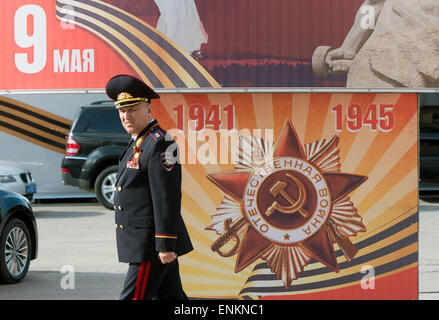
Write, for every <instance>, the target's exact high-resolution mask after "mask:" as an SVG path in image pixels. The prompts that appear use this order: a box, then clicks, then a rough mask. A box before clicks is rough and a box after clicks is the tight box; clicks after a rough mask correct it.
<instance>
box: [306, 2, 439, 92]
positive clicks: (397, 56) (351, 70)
mask: <svg viewBox="0 0 439 320" xmlns="http://www.w3.org/2000/svg"><path fill="white" fill-rule="evenodd" d="M438 57H439V2H438V1H437V0H365V1H364V3H363V4H362V6H361V7H360V9H359V10H358V12H357V15H356V17H355V21H354V24H353V26H352V28H351V29H350V31H349V33H348V34H347V36H346V38H345V40H344V42H343V44H342V45H341V47H339V48H334V47H330V46H320V47H318V48H317V49H316V50H315V52H314V55H313V58H312V67H313V71H314V74H315V75H316V76H317V77H319V78H327V77H328V76H330V75H341V74H347V83H346V86H347V87H369V88H376V87H409V88H422V87H430V88H431V87H433V88H437V87H439V58H438Z"/></svg>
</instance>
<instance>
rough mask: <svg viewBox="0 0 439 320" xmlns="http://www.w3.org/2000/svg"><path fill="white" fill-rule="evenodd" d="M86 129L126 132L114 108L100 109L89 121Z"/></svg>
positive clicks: (98, 131)
mask: <svg viewBox="0 0 439 320" xmlns="http://www.w3.org/2000/svg"><path fill="white" fill-rule="evenodd" d="M86 131H87V132H93V133H121V134H125V133H126V132H125V129H124V128H123V127H122V124H121V123H120V119H119V114H118V112H117V111H116V110H102V111H101V112H99V113H98V114H97V116H96V117H95V118H94V120H92V121H91V122H90V124H89V125H88V127H87V129H86Z"/></svg>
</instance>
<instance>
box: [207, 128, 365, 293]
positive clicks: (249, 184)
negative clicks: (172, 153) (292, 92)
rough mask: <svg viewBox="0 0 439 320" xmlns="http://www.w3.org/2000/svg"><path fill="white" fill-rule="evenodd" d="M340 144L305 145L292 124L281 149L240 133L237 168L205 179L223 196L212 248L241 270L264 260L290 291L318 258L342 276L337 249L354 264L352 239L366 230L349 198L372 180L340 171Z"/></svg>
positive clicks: (213, 225)
mask: <svg viewBox="0 0 439 320" xmlns="http://www.w3.org/2000/svg"><path fill="white" fill-rule="evenodd" d="M338 140H339V138H338V137H337V136H334V137H332V138H331V139H329V140H326V139H323V140H321V141H316V142H313V143H308V144H305V145H302V144H301V143H300V141H299V139H298V137H297V135H296V132H295V130H294V128H293V126H292V125H291V123H290V122H289V121H287V122H286V123H285V125H284V127H283V129H282V132H281V134H280V136H279V138H278V141H277V143H276V145H275V146H273V144H272V143H270V142H267V141H263V140H262V139H260V138H257V137H248V136H242V135H241V136H240V144H239V146H240V148H239V160H238V163H237V165H236V167H235V169H236V170H235V171H233V172H225V173H214V174H208V175H207V178H208V179H209V180H210V181H212V182H213V183H214V184H215V185H216V186H217V187H218V188H219V189H221V191H223V192H224V194H225V196H224V200H223V201H222V203H221V205H220V206H219V207H218V208H217V210H216V213H215V214H214V215H212V220H211V222H210V224H209V225H208V226H207V227H206V229H207V230H214V231H216V232H217V233H218V235H219V237H218V239H217V240H216V241H214V242H213V243H212V245H211V249H212V250H213V251H215V252H217V253H218V254H219V255H221V256H223V257H230V256H232V255H235V254H237V258H236V264H235V272H240V271H241V270H243V269H244V268H246V267H247V266H249V265H250V264H252V263H253V262H255V261H256V260H258V259H263V260H265V261H266V262H267V265H268V266H269V267H270V269H271V271H272V272H273V273H274V274H275V275H276V277H277V278H278V279H280V280H282V281H283V283H284V286H285V287H286V288H289V287H290V286H291V283H292V281H293V280H294V279H297V278H298V277H299V275H300V273H301V272H302V271H303V269H304V267H305V266H306V265H307V264H308V263H309V262H310V260H311V259H312V258H314V259H316V260H317V261H319V262H321V263H323V264H324V265H326V266H327V267H329V268H330V269H332V270H333V271H335V272H338V271H339V268H338V263H337V259H336V257H335V253H334V244H335V243H337V244H338V246H339V247H340V249H341V250H342V252H343V254H344V256H345V257H346V259H347V260H348V261H350V260H352V259H353V258H354V256H355V255H356V253H357V252H358V249H357V248H356V247H355V246H354V244H353V243H352V242H351V240H350V239H349V237H353V236H356V235H357V234H358V232H365V231H366V227H365V226H364V224H363V223H362V218H361V217H360V216H359V215H358V214H357V209H356V208H355V207H354V204H353V203H352V202H351V201H350V198H349V197H348V194H349V193H350V192H352V191H353V190H355V189H356V188H357V187H358V186H359V185H361V184H362V183H363V182H364V181H365V180H366V179H367V177H365V176H362V175H356V174H350V173H342V172H340V157H339V149H338Z"/></svg>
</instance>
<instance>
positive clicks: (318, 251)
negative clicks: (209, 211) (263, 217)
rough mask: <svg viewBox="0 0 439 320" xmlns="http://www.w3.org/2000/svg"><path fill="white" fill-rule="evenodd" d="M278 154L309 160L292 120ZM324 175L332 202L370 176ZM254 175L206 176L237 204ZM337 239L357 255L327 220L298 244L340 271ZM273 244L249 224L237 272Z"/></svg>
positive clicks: (351, 252) (283, 131) (287, 126)
mask: <svg viewBox="0 0 439 320" xmlns="http://www.w3.org/2000/svg"><path fill="white" fill-rule="evenodd" d="M278 157H294V158H297V159H300V160H303V161H310V160H307V159H306V154H305V151H304V149H303V147H302V144H301V142H300V141H299V138H298V137H297V134H296V132H295V129H294V127H293V126H292V125H291V123H290V121H286V123H285V125H284V127H283V129H282V132H281V134H280V136H279V139H278V141H277V143H276V145H275V149H274V152H273V158H278ZM321 174H322V175H323V177H324V179H325V180H326V183H327V186H328V188H329V190H330V194H331V199H332V203H334V202H335V201H337V199H340V198H342V197H344V196H346V195H347V194H349V193H350V192H352V191H353V190H354V189H356V188H357V187H358V186H359V185H361V184H362V183H363V182H364V181H365V180H366V179H367V177H365V176H361V175H356V174H348V173H339V172H336V173H321ZM251 176H252V172H246V171H245V172H243V171H234V172H225V173H216V174H209V175H207V178H208V179H209V180H210V181H212V182H213V183H214V184H215V185H216V186H217V187H218V188H219V189H221V190H222V191H223V192H224V193H226V194H227V195H229V196H231V197H232V198H234V199H235V200H236V201H237V202H238V203H242V199H243V192H244V190H245V188H246V185H247V182H248V180H249V178H250V177H251ZM284 237H285V238H284V239H285V240H289V235H288V234H286V235H285V236H284ZM346 240H347V241H348V242H349V243H348V244H346ZM335 241H337V242H338V243H339V241H342V242H343V241H344V242H343V243H344V245H346V248H347V250H346V251H349V252H350V253H349V254H347V255H346V253H345V255H346V256H347V257H348V259H350V258H352V257H353V255H355V253H356V251H357V249H356V248H355V247H353V245H352V243H350V241H349V239H348V238H345V239H341V240H340V236H338V237H336V236H335V235H334V231H333V228H332V227H331V226H329V223H328V222H327V223H326V225H325V226H323V227H321V228H320V229H319V231H318V232H316V233H315V234H314V235H312V236H310V237H309V238H307V239H305V240H303V241H302V242H300V243H299V244H298V245H299V246H300V247H301V248H302V249H304V250H305V251H306V252H308V253H309V254H310V255H311V256H312V257H314V258H315V259H317V260H318V261H320V262H321V263H323V264H325V265H326V266H328V267H329V268H331V269H332V270H334V271H335V272H338V270H339V269H338V264H337V260H336V257H335V254H334V248H333V242H335ZM271 244H272V242H271V241H270V240H268V239H266V238H264V237H263V236H262V235H261V234H260V232H259V231H258V230H256V229H255V228H254V227H253V226H252V225H251V224H250V223H247V224H246V226H245V230H244V236H243V239H242V241H241V244H240V247H239V251H238V257H237V259H236V265H235V272H240V271H241V270H243V269H244V268H246V267H247V266H249V265H250V264H252V263H253V262H254V261H256V260H257V259H259V258H261V257H262V255H263V254H264V252H266V251H267V249H269V247H270V245H271ZM339 244H340V243H339ZM340 247H342V250H343V252H345V250H344V248H343V247H345V246H342V245H340ZM288 286H289V284H288Z"/></svg>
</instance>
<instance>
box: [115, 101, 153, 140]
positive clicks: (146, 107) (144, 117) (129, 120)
mask: <svg viewBox="0 0 439 320" xmlns="http://www.w3.org/2000/svg"><path fill="white" fill-rule="evenodd" d="M119 116H120V121H121V122H122V126H123V127H124V128H125V130H126V131H127V132H128V133H129V134H131V135H138V134H139V133H140V131H142V130H143V129H145V127H146V126H147V125H148V123H150V122H151V120H152V108H151V104H149V103H146V102H141V103H138V104H136V105H134V106H128V107H124V108H120V109H119Z"/></svg>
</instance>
